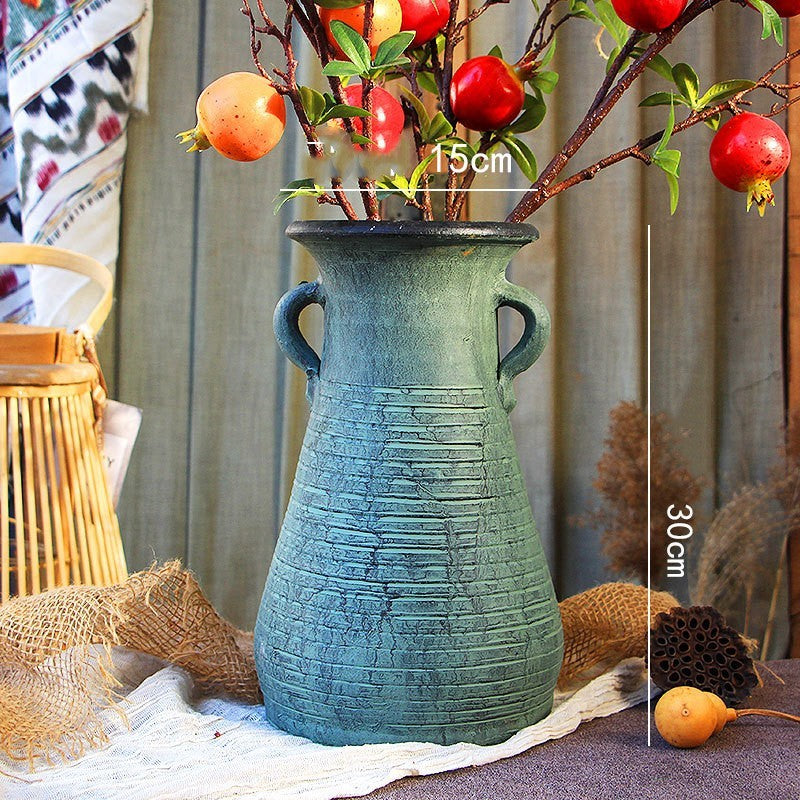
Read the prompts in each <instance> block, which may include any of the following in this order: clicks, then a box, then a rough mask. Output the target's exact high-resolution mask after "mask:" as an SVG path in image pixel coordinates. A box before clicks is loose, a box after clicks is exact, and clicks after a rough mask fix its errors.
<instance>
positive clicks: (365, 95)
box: [358, 0, 381, 219]
mask: <svg viewBox="0 0 800 800" xmlns="http://www.w3.org/2000/svg"><path fill="white" fill-rule="evenodd" d="M374 16H375V0H365V2H364V31H363V36H364V40H365V41H366V43H367V47H368V48H369V50H370V53H371V52H372V28H373V18H374ZM373 86H374V84H373V82H372V80H371V79H369V78H362V79H361V106H362V107H363V109H364V111H366V112H367V113H368V114H369V115H370V116H368V117H364V118H363V122H362V125H363V128H362V130H363V131H364V136H365V137H366V138H367V139H370V140H372V89H373ZM372 146H373V145H369V144H365V145H364V147H365V148H366V149H369V148H371V147H372ZM358 185H359V186H360V187H361V189H362V192H361V197H362V199H363V201H364V211H366V212H367V216H368V217H369V218H370V219H380V216H381V214H380V204H379V203H378V195H377V194H376V192H375V182H374V181H373V180H370V179H369V178H366V177H364V178H360V179H359V181H358Z"/></svg>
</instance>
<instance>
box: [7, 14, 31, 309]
mask: <svg viewBox="0 0 800 800" xmlns="http://www.w3.org/2000/svg"><path fill="white" fill-rule="evenodd" d="M4 23H5V9H4V8H3V7H0V242H19V241H22V217H21V215H20V206H19V194H18V192H17V164H16V161H15V158H14V131H13V130H12V128H11V115H10V114H9V111H8V72H7V70H6V53H5V47H4V46H3V36H2V30H3V29H4V28H5V24H4ZM33 314H34V308H33V295H32V293H31V280H30V270H29V268H28V267H6V266H2V265H0V322H19V323H28V322H32V321H33Z"/></svg>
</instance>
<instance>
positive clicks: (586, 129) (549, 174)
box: [506, 0, 722, 222]
mask: <svg viewBox="0 0 800 800" xmlns="http://www.w3.org/2000/svg"><path fill="white" fill-rule="evenodd" d="M720 2H722V0H695V2H694V3H693V4H691V5H690V6H688V8H687V9H686V11H685V12H684V13H683V14H682V15H681V16H680V17H679V18H678V20H677V21H676V22H675V23H674V24H673V25H672V26H671V27H669V28H667V29H666V30H664V31H661V33H659V34H658V35H657V36H656V37H655V39H654V40H653V42H652V43H651V44H650V45H649V46H648V47H647V48H646V49H645V51H644V52H643V53H642V54H641V55H640V56H638V58H636V59H635V60H634V61H633V63H632V64H631V65H630V66H629V67H628V69H627V70H626V72H625V73H624V74H623V75H622V77H620V78H619V79H618V80H617V82H616V84H614V81H615V80H616V78H617V74H618V73H619V72H620V71H621V69H622V66H623V64H624V62H625V61H626V60H627V58H628V57H629V56H630V54H631V52H632V51H633V49H634V48H635V46H636V42H637V41H638V37H639V34H638V33H637V32H636V31H634V32H633V33H632V34H631V36H630V38H629V39H628V41H627V42H626V43H625V45H624V47H623V48H622V50H621V51H620V53H619V55H618V56H617V58H616V59H615V60H614V63H613V64H612V65H611V68H610V71H609V74H608V75H607V76H606V77H605V78H604V80H603V83H602V84H601V86H600V89H599V90H598V92H597V95H596V96H595V99H594V101H593V102H592V105H591V106H590V107H589V110H588V111H587V113H586V116H585V117H584V118H583V120H582V121H581V122H580V124H579V125H578V127H577V128H576V129H575V131H574V133H573V134H572V136H570V138H569V139H568V140H567V142H566V143H565V144H564V146H563V147H562V148H561V150H560V151H559V152H558V153H557V154H556V155H555V156H554V157H553V158H552V160H551V161H550V163H549V164H548V165H547V166H546V167H545V169H544V170H543V171H542V173H541V175H540V176H539V178H538V180H537V181H536V182H535V183H534V184H532V185H531V189H530V191H529V192H527V193H526V194H525V195H524V196H523V197H522V199H521V200H520V201H519V203H517V205H516V206H515V207H514V208H513V209H512V211H511V213H510V214H509V215H508V217H507V218H506V221H507V222H522V221H523V220H525V219H527V218H528V217H529V216H530V215H531V214H532V213H533V212H534V211H535V210H536V209H537V208H539V207H540V206H541V205H542V202H545V201H546V200H547V199H549V198H550V197H551V196H553V195H552V194H551V193H549V192H548V187H549V186H550V184H551V183H552V182H553V181H554V180H555V178H556V177H558V175H559V174H560V173H561V172H562V170H563V169H564V168H565V167H566V165H567V164H568V163H569V161H570V159H571V158H572V157H573V156H574V155H575V154H576V153H577V152H578V150H580V148H581V147H582V146H583V145H584V144H585V143H586V140H587V139H588V138H589V137H590V136H591V135H592V134H593V133H594V132H595V131H596V130H597V128H598V127H599V126H600V124H601V123H602V122H603V120H604V119H605V118H606V117H607V116H608V114H609V113H610V111H611V109H613V108H614V106H615V105H616V104H617V103H618V102H619V100H620V98H621V97H622V96H623V95H624V94H625V92H627V90H628V89H629V88H630V87H631V84H633V82H634V81H635V80H636V79H637V78H638V77H639V76H640V75H641V74H642V73H643V72H644V70H645V69H646V68H647V65H648V64H649V63H650V62H651V61H652V60H653V59H654V58H655V57H656V56H657V55H658V54H659V53H660V52H661V51H662V50H663V49H664V48H665V47H666V46H667V45H669V44H670V43H671V42H672V41H673V40H674V39H675V37H676V36H677V35H678V34H679V33H680V32H681V31H682V30H683V28H685V27H686V25H688V24H689V23H690V22H691V21H692V20H694V19H696V18H697V17H698V16H700V14H702V13H704V12H705V11H708V10H710V9H711V8H713V7H714V6H716V5H718V4H719V3H720ZM615 70H616V72H615ZM612 85H613V88H612Z"/></svg>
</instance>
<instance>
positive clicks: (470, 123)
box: [450, 56, 525, 131]
mask: <svg viewBox="0 0 800 800" xmlns="http://www.w3.org/2000/svg"><path fill="white" fill-rule="evenodd" d="M524 102H525V87H524V86H523V85H522V81H521V80H520V78H519V76H518V75H517V73H516V72H515V71H514V68H513V67H512V66H511V65H510V64H507V63H506V62H505V61H503V59H502V58H498V57H497V56H478V57H477V58H471V59H469V61H465V62H464V63H463V64H462V65H461V66H460V67H459V68H458V69H457V70H456V72H455V74H454V75H453V81H452V83H451V84H450V107H451V108H452V109H453V115H454V116H455V118H456V119H457V120H458V121H459V122H460V123H461V124H462V125H463V126H464V127H466V128H469V129H470V130H473V131H496V130H499V129H500V128H505V126H506V125H509V124H511V123H512V122H513V121H514V120H515V119H516V118H517V117H518V116H519V112H520V111H521V110H522V105H523V103H524Z"/></svg>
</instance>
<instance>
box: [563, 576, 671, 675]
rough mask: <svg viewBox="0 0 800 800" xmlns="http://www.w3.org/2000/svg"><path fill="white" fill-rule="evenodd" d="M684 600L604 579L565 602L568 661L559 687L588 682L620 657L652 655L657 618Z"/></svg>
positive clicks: (564, 664)
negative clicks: (649, 640) (652, 631)
mask: <svg viewBox="0 0 800 800" xmlns="http://www.w3.org/2000/svg"><path fill="white" fill-rule="evenodd" d="M679 605H680V603H679V602H678V601H677V600H676V599H675V598H674V597H673V596H672V595H671V594H669V593H668V592H650V618H649V620H648V617H647V589H646V588H645V587H644V586H635V585H634V584H631V583H604V584H603V585H602V586H597V587H596V588H594V589H588V590H587V591H585V592H581V593H580V594H576V595H574V596H573V597H568V598H567V599H566V600H562V601H561V602H560V603H559V608H560V609H561V621H562V623H563V625H564V663H563V664H562V665H561V673H560V674H559V676H558V687H559V689H565V688H566V687H567V686H575V685H583V684H585V683H588V682H589V681H590V680H592V679H593V678H595V677H597V676H598V675H600V674H602V673H603V672H605V671H606V670H608V669H610V668H611V667H613V666H614V665H615V664H618V663H619V662H620V661H622V660H623V659H626V658H631V657H633V656H640V657H643V656H644V655H645V654H646V653H647V638H648V634H649V631H650V627H651V626H652V624H653V622H654V621H655V618H656V616H657V615H658V614H660V613H661V612H662V611H665V612H666V611H670V610H671V609H673V608H675V607H676V606H679Z"/></svg>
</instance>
